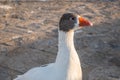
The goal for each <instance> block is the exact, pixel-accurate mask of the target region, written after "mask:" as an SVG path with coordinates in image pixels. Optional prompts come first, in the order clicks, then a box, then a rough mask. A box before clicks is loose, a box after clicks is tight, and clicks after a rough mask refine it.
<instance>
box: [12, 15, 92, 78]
mask: <svg viewBox="0 0 120 80" xmlns="http://www.w3.org/2000/svg"><path fill="white" fill-rule="evenodd" d="M85 26H92V23H91V22H90V21H88V20H87V19H85V18H83V17H81V16H79V15H78V14H75V13H64V14H63V15H62V17H61V18H60V21H59V28H58V33H59V34H58V54H57V57H56V60H55V62H54V63H50V64H48V65H47V66H45V67H41V66H40V67H35V68H32V69H30V70H29V71H27V72H26V73H24V74H23V75H18V76H17V78H15V79H14V80H82V69H81V64H80V60H79V57H78V54H77V52H76V49H75V47H74V30H76V29H77V28H82V27H85Z"/></svg>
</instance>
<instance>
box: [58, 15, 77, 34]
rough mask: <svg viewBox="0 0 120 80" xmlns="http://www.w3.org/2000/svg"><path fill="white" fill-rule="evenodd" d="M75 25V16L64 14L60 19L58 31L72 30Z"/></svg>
mask: <svg viewBox="0 0 120 80" xmlns="http://www.w3.org/2000/svg"><path fill="white" fill-rule="evenodd" d="M75 23H77V16H76V14H73V13H65V14H63V16H62V17H61V19H60V22H59V29H60V30H62V31H65V32H68V31H69V30H71V29H73V28H74V27H75Z"/></svg>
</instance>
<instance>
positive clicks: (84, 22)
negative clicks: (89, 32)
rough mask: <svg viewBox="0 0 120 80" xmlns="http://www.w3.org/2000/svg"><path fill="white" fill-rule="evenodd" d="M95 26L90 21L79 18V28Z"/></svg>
mask: <svg viewBox="0 0 120 80" xmlns="http://www.w3.org/2000/svg"><path fill="white" fill-rule="evenodd" d="M92 25H93V24H92V23H91V22H90V21H88V20H86V19H85V18H83V17H81V16H80V17H79V26H80V27H85V26H92Z"/></svg>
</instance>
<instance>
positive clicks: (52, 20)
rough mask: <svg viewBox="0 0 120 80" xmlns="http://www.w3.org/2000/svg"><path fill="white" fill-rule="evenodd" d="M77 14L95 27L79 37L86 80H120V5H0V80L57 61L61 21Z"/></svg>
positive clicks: (119, 1)
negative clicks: (63, 17)
mask: <svg viewBox="0 0 120 80" xmlns="http://www.w3.org/2000/svg"><path fill="white" fill-rule="evenodd" d="M66 12H75V13H78V14H80V15H82V16H84V17H86V18H88V19H89V20H90V21H91V22H93V24H94V26H93V27H89V28H83V29H80V30H77V31H76V32H75V46H76V49H77V52H78V55H79V57H80V60H81V63H82V70H83V80H120V0H101V1H100V0H99V1H97V0H91V1H87V0H86V1H84V0H83V1H82V0H81V1H72V0H71V1H64V0H63V1H62V0H61V1H39V2H37V1H36V2H35V1H33V2H30V1H29V2H10V1H1V2H0V80H12V79H13V78H15V77H16V76H17V75H19V74H23V73H24V72H26V71H28V70H29V69H31V68H33V67H36V66H40V65H43V64H47V63H52V62H54V61H55V58H56V55H57V54H56V53H57V44H58V39H57V38H58V32H57V28H58V22H59V19H60V17H61V15H62V14H63V13H66Z"/></svg>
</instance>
